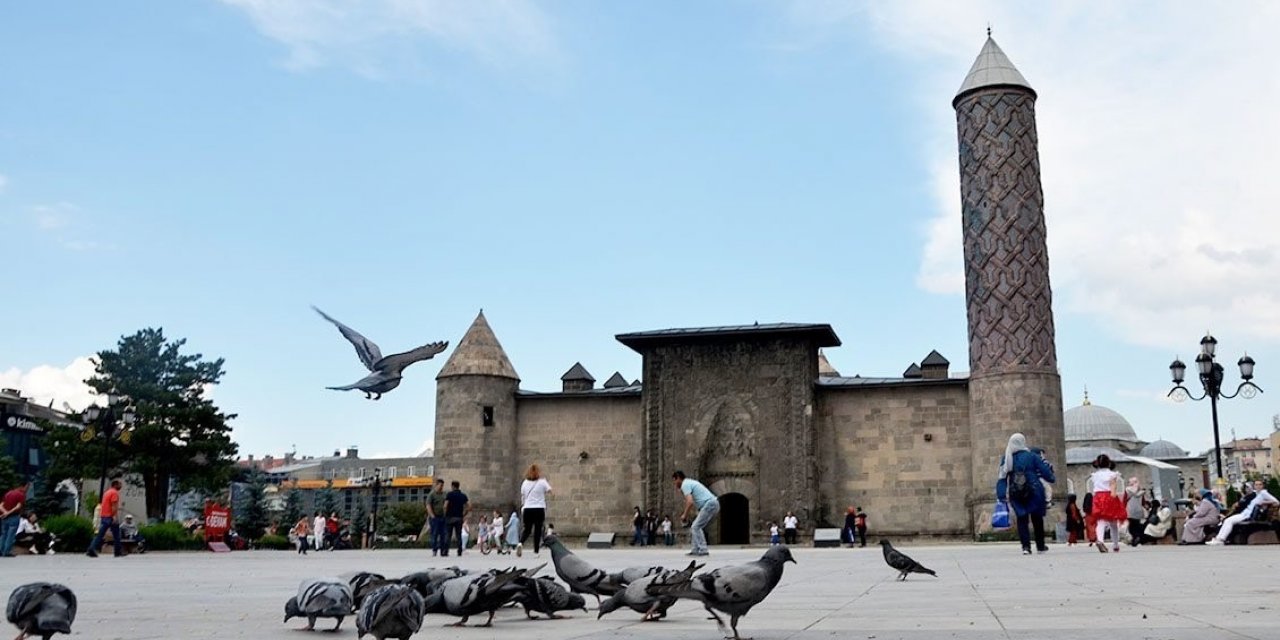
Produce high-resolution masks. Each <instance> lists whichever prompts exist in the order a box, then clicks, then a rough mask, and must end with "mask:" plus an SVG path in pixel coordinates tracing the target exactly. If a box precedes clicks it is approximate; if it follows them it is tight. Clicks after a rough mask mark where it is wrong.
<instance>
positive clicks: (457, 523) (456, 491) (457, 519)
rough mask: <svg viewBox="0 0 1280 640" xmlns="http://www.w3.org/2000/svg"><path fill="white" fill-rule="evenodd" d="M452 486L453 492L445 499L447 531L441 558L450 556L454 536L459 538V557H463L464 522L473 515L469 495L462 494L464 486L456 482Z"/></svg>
mask: <svg viewBox="0 0 1280 640" xmlns="http://www.w3.org/2000/svg"><path fill="white" fill-rule="evenodd" d="M452 486H453V491H450V492H449V493H448V494H447V495H446V496H445V497H444V522H445V527H446V528H447V529H446V532H445V534H444V535H445V538H444V550H443V551H441V552H440V555H441V556H447V555H449V544H450V543H451V542H452V540H451V539H450V538H452V537H453V536H458V555H462V521H463V520H465V519H466V517H467V514H469V513H471V502H470V501H469V500H467V494H465V493H463V492H462V489H461V488H460V487H461V486H462V485H461V484H459V483H458V481H457V480H454V481H453V483H452Z"/></svg>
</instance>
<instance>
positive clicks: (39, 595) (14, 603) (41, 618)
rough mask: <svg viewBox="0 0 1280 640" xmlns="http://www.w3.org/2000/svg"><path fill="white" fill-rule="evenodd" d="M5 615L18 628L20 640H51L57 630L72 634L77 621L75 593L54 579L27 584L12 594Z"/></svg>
mask: <svg viewBox="0 0 1280 640" xmlns="http://www.w3.org/2000/svg"><path fill="white" fill-rule="evenodd" d="M5 617H6V618H8V620H9V622H12V623H13V625H14V626H15V627H17V628H18V631H20V633H19V634H18V638H17V640H23V639H24V638H26V637H27V636H40V637H41V638H43V640H49V638H52V637H53V634H55V633H66V634H70V633H71V623H72V622H75V621H76V594H74V593H71V590H70V589H68V588H66V587H64V586H62V585H60V584H55V583H52V582H32V583H30V584H24V585H22V586H20V587H18V588H17V589H14V590H13V593H11V594H9V606H8V607H6V608H5Z"/></svg>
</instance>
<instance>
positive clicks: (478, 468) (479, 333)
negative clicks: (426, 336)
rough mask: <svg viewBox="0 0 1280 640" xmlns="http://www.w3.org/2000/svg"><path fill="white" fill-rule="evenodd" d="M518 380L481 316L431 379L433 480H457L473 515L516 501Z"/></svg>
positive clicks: (517, 483)
mask: <svg viewBox="0 0 1280 640" xmlns="http://www.w3.org/2000/svg"><path fill="white" fill-rule="evenodd" d="M519 386H520V376H517V375H516V370H515V368H514V367H512V366H511V360H509V359H508V358H507V353H506V351H503V349H502V344H500V343H499V342H498V338H497V336H495V335H493V329H490V328H489V322H488V320H486V319H485V317H484V312H483V311H481V312H480V315H478V316H476V319H475V322H473V323H471V328H469V329H467V333H466V335H464V336H462V340H461V341H459V342H458V346H457V348H455V349H454V350H453V354H452V355H450V356H449V361H448V362H446V363H445V365H444V367H442V368H441V369H440V374H439V375H437V376H436V435H435V455H436V477H437V478H441V479H443V480H444V481H445V482H446V486H445V490H446V491H447V490H448V485H447V483H449V482H452V481H454V480H457V481H459V482H461V483H462V490H463V491H464V492H466V494H467V496H468V497H469V498H470V499H471V501H472V504H473V505H474V506H473V509H485V508H487V509H493V508H500V509H502V510H503V513H505V512H506V511H507V510H509V509H510V508H511V506H512V504H513V502H514V500H515V499H516V493H517V488H518V487H519V484H520V483H519V482H518V480H519V478H520V475H519V470H518V469H517V468H516V467H517V466H518V464H519V462H518V461H517V460H516V430H517V424H516V389H518V388H519Z"/></svg>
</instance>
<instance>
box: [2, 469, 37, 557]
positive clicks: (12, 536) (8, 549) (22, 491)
mask: <svg viewBox="0 0 1280 640" xmlns="http://www.w3.org/2000/svg"><path fill="white" fill-rule="evenodd" d="M29 489H31V482H29V481H28V482H24V483H22V484H20V485H18V486H16V487H14V488H12V489H10V490H8V491H6V492H5V494H4V501H3V502H0V557H4V558H12V557H13V543H14V541H15V540H17V538H18V526H19V525H21V524H22V523H21V522H19V521H20V520H22V509H23V508H24V507H26V506H27V491H28V490H29Z"/></svg>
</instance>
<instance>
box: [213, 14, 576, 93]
mask: <svg viewBox="0 0 1280 640" xmlns="http://www.w3.org/2000/svg"><path fill="white" fill-rule="evenodd" d="M222 2H224V3H225V4H228V5H231V6H233V7H236V8H238V9H241V10H243V11H244V12H245V13H247V14H248V15H249V19H250V20H252V21H253V24H254V26H255V27H256V28H257V29H258V30H259V31H261V32H262V33H263V34H264V35H266V36H268V37H270V38H272V39H275V40H278V41H280V42H281V43H283V44H285V45H286V46H288V47H289V58H288V60H286V61H285V66H287V67H288V68H291V69H295V70H303V69H311V68H315V67H321V66H325V65H328V64H337V65H342V66H346V67H349V68H351V69H353V70H355V71H356V72H358V73H361V74H363V75H367V76H371V77H380V76H383V75H385V74H386V73H387V69H388V67H404V66H411V65H413V64H415V60H414V59H413V58H414V55H413V54H414V46H415V44H417V43H421V42H426V43H429V44H432V45H438V46H444V47H448V48H452V49H457V50H461V51H464V52H466V53H469V54H471V55H475V56H477V57H479V58H480V59H482V60H484V61H485V62H486V63H488V64H492V65H495V66H504V65H508V64H513V63H524V62H527V61H529V60H535V59H541V60H545V59H548V58H553V57H554V56H555V54H556V44H555V38H554V36H553V34H552V28H551V23H550V21H549V20H548V18H547V16H546V15H545V14H544V13H543V12H542V10H541V9H539V8H538V7H537V6H536V5H535V4H534V3H533V2H532V1H531V0H475V1H473V0H468V1H463V2H459V1H456V0H222Z"/></svg>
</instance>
